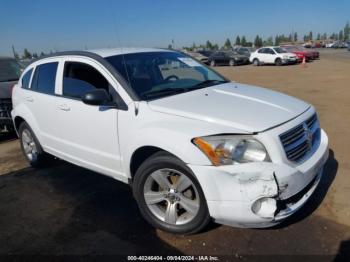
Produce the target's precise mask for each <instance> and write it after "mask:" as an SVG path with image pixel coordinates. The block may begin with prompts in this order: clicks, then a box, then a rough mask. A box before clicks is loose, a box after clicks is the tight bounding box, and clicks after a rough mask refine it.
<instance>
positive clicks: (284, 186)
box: [188, 130, 329, 228]
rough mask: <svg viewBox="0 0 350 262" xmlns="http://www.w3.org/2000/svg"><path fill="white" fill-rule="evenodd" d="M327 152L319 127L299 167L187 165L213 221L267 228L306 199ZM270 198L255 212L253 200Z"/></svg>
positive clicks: (314, 187)
mask: <svg viewBox="0 0 350 262" xmlns="http://www.w3.org/2000/svg"><path fill="white" fill-rule="evenodd" d="M328 151H329V150H328V137H327V135H326V133H325V132H324V131H323V130H322V131H321V137H320V145H319V147H318V149H317V150H316V151H315V152H314V153H313V155H312V156H310V158H309V159H308V160H307V161H305V162H304V163H302V164H301V165H299V166H291V165H288V164H286V163H272V162H260V163H258V162H256V163H246V164H239V165H230V166H219V167H214V166H196V165H188V166H189V167H190V168H191V170H192V171H193V172H194V174H195V175H196V177H197V179H198V181H199V182H200V184H201V186H202V189H203V192H204V195H205V197H206V200H207V204H208V209H209V213H210V215H211V217H212V218H214V220H215V221H216V222H218V223H220V224H226V225H231V226H236V227H251V228H256V227H270V226H273V225H276V224H278V223H280V222H281V221H283V220H284V219H286V218H287V217H289V216H291V215H292V214H294V213H295V212H296V211H297V210H299V209H300V208H301V207H302V206H303V205H304V204H305V203H306V202H307V200H308V199H309V198H310V196H311V194H312V193H313V192H314V191H315V189H316V188H317V185H318V184H319V181H320V179H321V176H322V170H323V166H324V164H325V162H326V161H327V159H328ZM270 199H271V200H272V201H266V203H267V204H264V205H260V206H259V208H265V209H266V210H263V212H257V211H256V206H257V204H256V203H257V202H259V201H261V200H270ZM260 211H261V209H260Z"/></svg>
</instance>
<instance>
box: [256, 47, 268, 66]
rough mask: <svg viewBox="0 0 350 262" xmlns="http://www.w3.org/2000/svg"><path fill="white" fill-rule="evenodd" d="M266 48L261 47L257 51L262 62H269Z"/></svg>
mask: <svg viewBox="0 0 350 262" xmlns="http://www.w3.org/2000/svg"><path fill="white" fill-rule="evenodd" d="M265 50H266V48H260V49H259V50H258V51H257V58H258V59H259V61H260V63H266V62H267V57H266V52H265Z"/></svg>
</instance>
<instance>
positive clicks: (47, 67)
mask: <svg viewBox="0 0 350 262" xmlns="http://www.w3.org/2000/svg"><path fill="white" fill-rule="evenodd" d="M57 67H58V62H52V63H46V64H41V65H38V66H37V67H36V69H35V73H34V77H33V81H32V89H33V90H35V91H38V92H41V93H45V94H51V95H52V94H55V83H56V72H57Z"/></svg>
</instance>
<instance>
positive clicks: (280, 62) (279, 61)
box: [275, 58, 282, 66]
mask: <svg viewBox="0 0 350 262" xmlns="http://www.w3.org/2000/svg"><path fill="white" fill-rule="evenodd" d="M275 65H276V66H281V65H282V60H281V58H276V60H275Z"/></svg>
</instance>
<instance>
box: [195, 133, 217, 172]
mask: <svg viewBox="0 0 350 262" xmlns="http://www.w3.org/2000/svg"><path fill="white" fill-rule="evenodd" d="M193 143H195V145H196V146H197V147H198V148H199V149H200V150H202V152H203V153H204V154H205V155H206V156H207V157H208V158H209V160H210V161H211V162H212V163H213V165H215V166H218V165H220V159H219V158H218V157H217V155H216V154H215V152H214V150H213V148H212V146H211V145H210V144H209V143H208V142H206V141H204V140H203V139H201V138H195V139H193Z"/></svg>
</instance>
